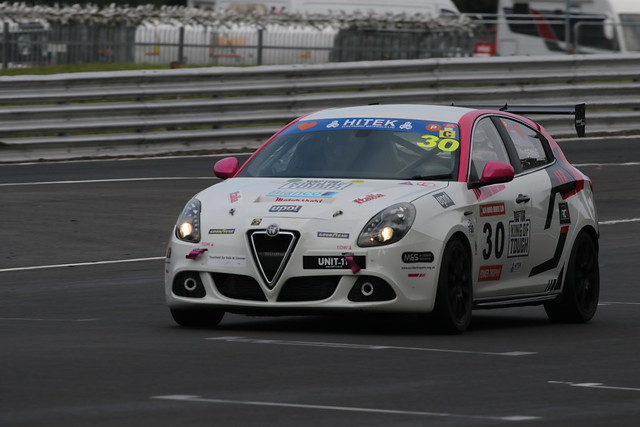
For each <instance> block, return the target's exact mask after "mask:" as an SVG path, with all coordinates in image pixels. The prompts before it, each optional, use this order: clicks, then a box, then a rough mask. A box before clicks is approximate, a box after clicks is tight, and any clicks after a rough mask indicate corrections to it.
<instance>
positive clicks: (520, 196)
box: [516, 194, 531, 203]
mask: <svg viewBox="0 0 640 427" xmlns="http://www.w3.org/2000/svg"><path fill="white" fill-rule="evenodd" d="M529 200H531V198H530V197H529V196H526V195H524V194H518V198H517V199H516V203H528V202H529Z"/></svg>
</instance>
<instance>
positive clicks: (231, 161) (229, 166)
mask: <svg viewBox="0 0 640 427" xmlns="http://www.w3.org/2000/svg"><path fill="white" fill-rule="evenodd" d="M238 169H239V167H238V159H236V158H235V157H225V158H224V159H221V160H218V161H217V162H216V164H215V165H213V173H214V174H215V175H216V176H217V177H218V178H220V179H227V178H231V177H232V176H234V175H235V174H236V172H238Z"/></svg>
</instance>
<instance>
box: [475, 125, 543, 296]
mask: <svg viewBox="0 0 640 427" xmlns="http://www.w3.org/2000/svg"><path fill="white" fill-rule="evenodd" d="M494 120H495V119H492V118H491V117H489V116H485V117H483V118H480V119H479V120H478V121H477V122H476V123H475V125H474V127H473V130H472V135H471V153H470V165H469V176H468V182H469V183H475V182H478V181H479V179H480V177H481V175H482V170H483V169H484V167H485V165H486V164H487V162H489V161H499V162H503V163H507V164H510V165H512V166H513V167H514V171H516V172H519V171H520V168H519V165H518V163H517V157H516V156H515V153H513V148H512V147H509V146H508V145H505V141H504V138H505V137H504V136H503V135H501V133H500V132H499V131H498V128H497V127H496V124H495V123H494ZM527 179H528V178H527V177H525V176H521V175H516V176H515V177H514V179H513V181H510V182H505V183H499V184H493V185H483V186H480V187H477V188H472V189H471V190H469V191H471V192H473V195H470V198H471V199H473V198H475V200H474V202H475V205H474V206H475V208H474V215H473V217H474V220H473V229H474V233H473V235H474V236H475V242H474V246H475V247H474V250H473V253H474V263H473V264H474V267H473V278H474V282H475V283H476V287H475V290H474V293H475V295H474V297H475V298H476V299H482V298H496V297H502V296H508V295H512V294H513V293H514V292H515V291H514V289H517V288H518V287H519V286H520V285H521V283H522V280H523V278H526V277H527V268H529V267H530V266H529V263H528V257H527V256H523V254H524V253H527V254H528V251H529V247H528V245H529V237H530V229H529V221H530V217H531V201H530V199H529V198H528V197H527V190H528V185H527ZM516 230H518V231H519V232H520V237H521V238H520V239H519V240H518V241H517V242H516V241H515V240H513V242H512V241H511V240H510V239H511V238H512V237H513V238H515V234H514V232H515V231H516Z"/></svg>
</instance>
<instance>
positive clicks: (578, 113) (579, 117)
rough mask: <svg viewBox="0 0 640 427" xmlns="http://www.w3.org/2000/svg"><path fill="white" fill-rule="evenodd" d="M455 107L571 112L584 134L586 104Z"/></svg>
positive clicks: (578, 129) (524, 112)
mask: <svg viewBox="0 0 640 427" xmlns="http://www.w3.org/2000/svg"><path fill="white" fill-rule="evenodd" d="M457 107H466V108H474V109H476V110H497V111H505V112H507V113H514V114H521V115H525V116H526V115H527V114H573V116H574V122H575V126H576V132H577V133H578V136H579V137H583V136H584V135H585V129H586V110H587V108H586V104H576V105H574V106H548V107H547V106H540V105H508V104H504V105H502V106H495V105H457Z"/></svg>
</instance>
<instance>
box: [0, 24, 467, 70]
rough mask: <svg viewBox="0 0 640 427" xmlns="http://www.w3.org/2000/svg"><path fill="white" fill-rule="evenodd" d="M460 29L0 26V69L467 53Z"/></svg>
mask: <svg viewBox="0 0 640 427" xmlns="http://www.w3.org/2000/svg"><path fill="white" fill-rule="evenodd" d="M474 38H475V36H474V33H473V31H472V30H471V29H470V28H467V27H451V28H448V27H446V26H445V27H442V28H429V27H427V26H425V27H424V28H419V29H394V30H385V29H378V28H376V27H375V26H371V27H370V28H345V29H338V28H335V27H330V26H327V27H324V28H316V27H313V26H310V25H297V26H296V25H266V26H260V27H259V26H255V25H231V26H228V27H222V26H207V25H169V24H141V25H137V26H130V25H126V24H110V25H105V24H95V25H88V24H81V23H74V22H68V23H64V24H59V23H52V24H50V23H48V22H46V21H44V20H34V21H30V22H24V23H11V25H10V23H8V22H4V23H0V65H1V66H2V68H16V67H31V66H38V65H67V64H81V63H95V62H103V63H137V64H153V65H169V64H188V65H275V64H319V63H327V62H348V61H362V60H372V61H375V60H382V59H417V58H439V57H451V56H453V57H460V56H471V55H472V54H473V51H474V43H473V40H474Z"/></svg>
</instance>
